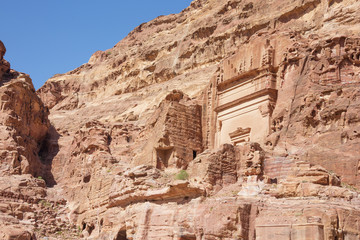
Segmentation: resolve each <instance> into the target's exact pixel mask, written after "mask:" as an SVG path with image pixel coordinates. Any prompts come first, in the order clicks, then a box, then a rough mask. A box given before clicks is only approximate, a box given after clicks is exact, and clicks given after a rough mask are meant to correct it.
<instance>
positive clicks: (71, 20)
mask: <svg viewBox="0 0 360 240" xmlns="http://www.w3.org/2000/svg"><path fill="white" fill-rule="evenodd" d="M190 3H191V0H152V1H150V0H86V1H85V0H32V1H29V0H8V1H3V2H2V3H1V19H2V24H1V27H0V28H1V31H0V40H2V41H3V42H4V44H5V46H6V48H7V52H6V55H5V59H6V60H8V61H9V62H10V64H11V68H13V69H15V70H17V71H20V72H25V73H27V74H30V77H31V78H32V80H33V83H34V86H35V88H36V89H38V88H39V87H41V86H42V85H43V84H44V83H45V81H46V80H47V79H49V78H50V77H51V76H53V75H54V74H56V73H65V72H67V71H70V70H72V69H74V68H76V67H78V66H80V65H81V64H83V63H86V62H87V61H88V60H89V58H90V56H91V55H92V54H93V53H94V52H95V51H97V50H105V49H109V48H111V47H113V46H114V45H115V44H116V43H117V42H119V41H120V40H121V39H123V38H124V37H125V36H126V35H127V34H128V33H129V32H130V31H131V30H132V29H134V28H135V27H136V26H138V25H140V24H141V23H143V22H148V21H150V20H152V19H154V18H155V17H157V16H159V15H168V14H171V13H178V12H180V11H181V10H183V9H184V8H186V7H188V6H189V5H190Z"/></svg>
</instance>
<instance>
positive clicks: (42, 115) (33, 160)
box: [0, 42, 50, 176]
mask: <svg viewBox="0 0 360 240" xmlns="http://www.w3.org/2000/svg"><path fill="white" fill-rule="evenodd" d="M5 51H6V49H5V47H4V45H3V43H2V42H0V60H1V62H0V79H1V86H0V95H1V100H0V106H1V112H0V127H1V132H2V134H1V137H0V138H1V140H0V142H1V143H0V144H1V145H0V151H1V158H2V161H1V166H0V175H4V174H28V173H30V174H32V175H33V176H41V174H42V171H43V167H42V165H43V164H42V163H41V161H40V158H39V156H38V152H39V150H40V147H41V144H42V140H43V139H44V138H45V136H46V133H47V130H48V128H49V126H50V123H49V120H48V118H47V116H48V110H47V108H45V107H44V105H43V103H42V102H41V100H40V99H39V98H38V96H37V95H36V93H35V89H34V87H33V85H32V82H31V79H30V77H29V76H28V75H26V74H23V73H18V72H16V71H14V70H10V65H9V64H8V62H7V61H6V60H5V59H3V56H4V54H5Z"/></svg>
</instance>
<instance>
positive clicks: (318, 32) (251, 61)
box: [0, 0, 360, 240]
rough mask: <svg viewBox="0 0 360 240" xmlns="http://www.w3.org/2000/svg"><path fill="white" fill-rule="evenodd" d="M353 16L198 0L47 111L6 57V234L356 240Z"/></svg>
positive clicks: (133, 38) (296, 0)
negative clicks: (12, 68) (11, 67)
mask: <svg viewBox="0 0 360 240" xmlns="http://www.w3.org/2000/svg"><path fill="white" fill-rule="evenodd" d="M358 9H360V2H358V1H355V0H292V1H287V0H271V1H249V0H232V1H219V0H196V1H193V2H192V4H191V5H190V6H189V7H188V8H187V9H185V10H183V11H182V12H181V13H179V14H173V15H169V16H161V17H158V18H156V19H154V20H153V21H150V22H148V23H145V24H142V25H140V26H139V27H137V28H136V29H134V30H133V31H132V32H131V33H130V34H129V35H128V36H127V37H126V38H125V39H123V40H122V41H120V42H119V43H118V44H116V45H115V46H114V47H113V48H111V49H109V50H106V51H104V52H102V51H98V52H96V53H94V54H93V56H92V57H91V58H90V60H89V62H88V63H86V64H84V65H82V66H80V67H79V68H77V69H75V70H73V71H71V72H68V73H66V74H58V75H55V76H54V77H53V78H51V79H49V80H48V81H47V82H46V83H45V85H44V86H43V87H41V88H40V89H39V90H38V92H37V95H38V96H39V97H37V96H36V94H35V91H34V89H33V87H32V84H31V80H30V79H29V77H28V76H27V75H24V74H21V73H17V72H15V71H14V70H9V69H10V65H9V64H8V63H7V62H6V61H5V60H4V59H3V56H4V54H5V47H4V46H3V44H1V45H0V53H1V65H0V77H1V78H2V82H1V84H2V86H1V89H2V90H1V93H0V94H1V101H2V102H3V103H2V105H1V106H2V112H1V116H2V118H3V121H2V124H1V126H2V128H3V129H4V131H3V132H4V133H3V135H4V137H3V138H2V139H1V146H2V148H1V151H2V152H3V153H2V156H3V159H4V161H2V162H1V163H2V165H1V169H0V170H1V171H2V172H1V174H2V175H1V179H0V191H1V192H0V198H1V199H3V200H4V201H3V202H4V203H2V205H1V206H0V212H1V215H0V216H1V218H2V219H3V220H1V221H0V222H1V224H3V225H5V227H4V228H3V229H4V230H0V234H3V236H4V237H3V238H4V239H6V238H7V239H11V237H14V236H21V237H23V239H34V238H35V236H37V237H38V238H41V237H50V236H51V237H53V238H54V239H79V238H82V239H114V240H122V239H162V240H163V239H182V240H185V239H187V240H189V239H190V240H205V239H249V240H250V239H251V240H253V239H257V240H264V239H267V240H290V239H291V240H294V239H297V240H300V239H301V240H302V239H314V240H315V239H316V240H325V239H326V240H330V239H331V240H335V239H337V240H340V239H344V240H352V239H359V237H360V225H359V222H360V197H359V193H360V191H359V187H360V181H359V180H360V179H359V171H360V163H359V161H360V159H359V149H360V148H359V147H360V90H359V89H360V17H359V16H360V15H359V13H360V11H359V10H358ZM20 93H21V94H20ZM39 98H40V99H41V100H40V99H39ZM42 102H43V103H42ZM9 119H10V120H9ZM7 219H10V220H7ZM7 223H8V224H7ZM15 226H17V228H15ZM11 229H18V230H11ZM0 236H2V235H0Z"/></svg>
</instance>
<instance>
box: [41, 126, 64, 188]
mask: <svg viewBox="0 0 360 240" xmlns="http://www.w3.org/2000/svg"><path fill="white" fill-rule="evenodd" d="M59 138H60V134H59V133H58V132H57V131H56V129H55V128H54V126H50V128H49V131H48V133H47V135H46V138H45V140H44V142H43V145H42V146H41V149H40V151H39V157H40V159H41V162H42V164H43V167H44V169H43V176H42V177H43V178H44V180H45V182H46V185H47V186H48V187H53V186H54V185H56V181H55V178H54V175H53V174H52V163H53V159H54V157H55V156H56V155H57V153H58V152H59V144H58V141H59Z"/></svg>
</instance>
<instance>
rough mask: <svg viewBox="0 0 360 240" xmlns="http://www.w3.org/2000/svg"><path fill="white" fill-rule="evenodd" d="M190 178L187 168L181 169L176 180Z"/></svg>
mask: <svg viewBox="0 0 360 240" xmlns="http://www.w3.org/2000/svg"><path fill="white" fill-rule="evenodd" d="M188 178H189V174H188V173H187V172H186V171H185V170H181V171H180V172H179V173H178V174H177V175H176V176H175V179H176V180H186V179H188Z"/></svg>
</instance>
